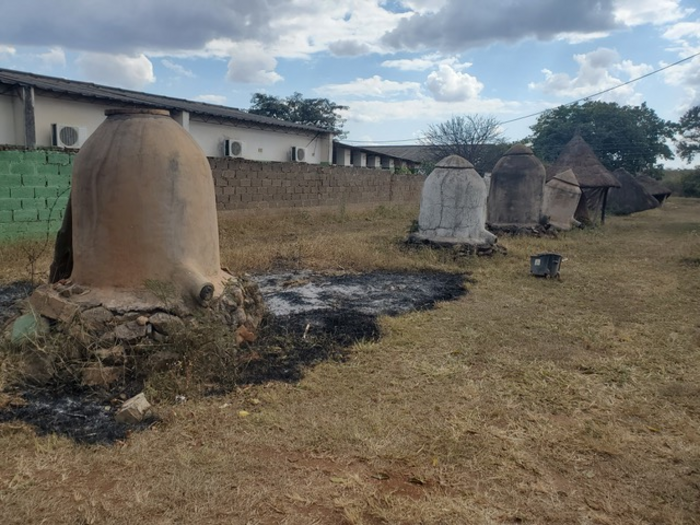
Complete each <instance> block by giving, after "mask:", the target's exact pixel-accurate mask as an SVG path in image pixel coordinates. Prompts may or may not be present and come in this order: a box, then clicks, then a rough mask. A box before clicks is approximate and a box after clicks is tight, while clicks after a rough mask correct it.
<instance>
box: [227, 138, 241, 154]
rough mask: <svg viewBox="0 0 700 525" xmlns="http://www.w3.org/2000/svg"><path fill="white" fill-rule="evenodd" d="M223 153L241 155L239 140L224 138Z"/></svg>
mask: <svg viewBox="0 0 700 525" xmlns="http://www.w3.org/2000/svg"><path fill="white" fill-rule="evenodd" d="M224 155H225V156H226V157H242V156H243V143H242V142H241V141H240V140H229V139H226V140H225V141H224Z"/></svg>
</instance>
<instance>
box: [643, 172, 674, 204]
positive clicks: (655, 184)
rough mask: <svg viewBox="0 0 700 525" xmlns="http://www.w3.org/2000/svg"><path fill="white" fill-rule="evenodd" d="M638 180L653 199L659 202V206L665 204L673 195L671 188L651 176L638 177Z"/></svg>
mask: <svg viewBox="0 0 700 525" xmlns="http://www.w3.org/2000/svg"><path fill="white" fill-rule="evenodd" d="M636 179H637V182H638V183H639V184H641V185H642V186H643V187H644V189H645V190H647V192H649V194H650V195H651V196H652V197H654V198H655V199H656V200H657V201H659V205H661V204H663V203H664V201H665V200H666V199H668V198H669V197H670V195H671V193H672V192H671V190H670V189H669V188H667V187H666V186H664V185H663V184H661V183H660V182H659V181H658V180H656V179H653V178H651V177H650V176H649V175H637V177H636Z"/></svg>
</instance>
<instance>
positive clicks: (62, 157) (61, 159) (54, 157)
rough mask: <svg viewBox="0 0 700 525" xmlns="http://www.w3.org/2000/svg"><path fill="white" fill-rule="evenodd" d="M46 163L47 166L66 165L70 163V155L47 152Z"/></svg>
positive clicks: (59, 152)
mask: <svg viewBox="0 0 700 525" xmlns="http://www.w3.org/2000/svg"><path fill="white" fill-rule="evenodd" d="M46 157H47V158H46V161H47V162H48V163H49V164H60V165H66V164H70V162H71V155H70V154H68V153H63V152H61V151H49V152H48V153H47V154H46Z"/></svg>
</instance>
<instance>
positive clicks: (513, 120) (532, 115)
mask: <svg viewBox="0 0 700 525" xmlns="http://www.w3.org/2000/svg"><path fill="white" fill-rule="evenodd" d="M697 56H700V53H695V54H694V55H690V56H688V57H685V58H681V59H680V60H677V61H676V62H673V63H672V64H668V65H666V66H664V67H661V68H659V69H655V70H654V71H650V72H649V73H646V74H645V75H642V76H639V77H637V78H633V79H631V80H628V81H627V82H623V83H622V84H617V85H616V86H613V87H611V88H608V89H604V90H602V91H598V92H597V93H594V94H592V95H587V96H585V97H581V98H579V99H576V100H574V101H573V102H567V103H566V104H561V105H562V106H573V105H574V104H578V103H579V102H583V101H585V100H589V99H592V98H595V97H599V96H600V95H604V94H605V93H609V92H610V91H614V90H616V89H619V88H621V87H624V86H627V85H629V84H633V83H634V82H638V81H640V80H642V79H645V78H647V77H650V76H652V75H655V74H657V73H661V72H662V71H665V70H667V69H670V68H672V67H675V66H677V65H679V64H682V63H683V62H687V61H688V60H692V59H693V58H695V57H697ZM549 109H550V108H548V109H543V110H542V111H538V112H537V113H530V114H529V115H524V116H522V117H516V118H513V119H510V120H504V121H502V122H499V125H504V124H511V123H513V122H518V121H519V120H525V119H528V118H532V117H537V116H539V115H541V114H542V113H544V112H546V111H548V110H549ZM417 140H420V139H401V140H374V141H372V140H345V141H344V142H352V143H355V144H396V143H397V142H416V141H417Z"/></svg>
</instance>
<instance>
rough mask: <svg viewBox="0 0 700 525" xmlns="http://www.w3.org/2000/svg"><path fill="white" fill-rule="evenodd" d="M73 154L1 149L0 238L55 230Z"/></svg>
mask: <svg viewBox="0 0 700 525" xmlns="http://www.w3.org/2000/svg"><path fill="white" fill-rule="evenodd" d="M74 157H75V153H68V152H63V151H55V150H41V149H35V150H23V149H0V241H6V240H14V239H23V238H25V239H26V238H36V237H40V236H42V235H46V234H47V233H48V234H51V235H53V234H54V233H55V232H56V231H58V229H59V227H60V226H61V220H62V219H63V214H64V212H65V209H66V203H67V202H68V193H69V190H70V182H71V175H72V170H73V158H74Z"/></svg>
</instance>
